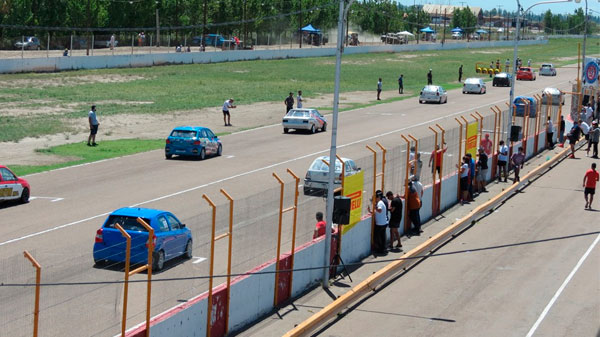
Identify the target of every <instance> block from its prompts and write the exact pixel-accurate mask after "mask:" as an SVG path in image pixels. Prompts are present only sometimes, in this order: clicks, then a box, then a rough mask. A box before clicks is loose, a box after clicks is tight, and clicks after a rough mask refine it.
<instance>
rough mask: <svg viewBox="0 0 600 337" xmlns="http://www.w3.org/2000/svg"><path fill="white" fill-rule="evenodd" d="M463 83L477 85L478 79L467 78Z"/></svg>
mask: <svg viewBox="0 0 600 337" xmlns="http://www.w3.org/2000/svg"><path fill="white" fill-rule="evenodd" d="M465 83H468V84H479V79H478V78H467V80H466V81H465Z"/></svg>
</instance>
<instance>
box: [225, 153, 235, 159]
mask: <svg viewBox="0 0 600 337" xmlns="http://www.w3.org/2000/svg"><path fill="white" fill-rule="evenodd" d="M233 157H235V156H234V155H231V154H230V155H228V156H225V158H227V159H231V158H233Z"/></svg>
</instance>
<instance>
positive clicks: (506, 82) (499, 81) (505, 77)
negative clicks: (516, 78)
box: [492, 73, 512, 87]
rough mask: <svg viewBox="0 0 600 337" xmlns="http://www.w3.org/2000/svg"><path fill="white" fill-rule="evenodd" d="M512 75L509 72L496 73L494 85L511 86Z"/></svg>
mask: <svg viewBox="0 0 600 337" xmlns="http://www.w3.org/2000/svg"><path fill="white" fill-rule="evenodd" d="M511 78H512V75H511V74H509V73H498V74H496V75H494V79H493V80H492V86H493V87H510V79H511Z"/></svg>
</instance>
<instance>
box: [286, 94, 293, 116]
mask: <svg viewBox="0 0 600 337" xmlns="http://www.w3.org/2000/svg"><path fill="white" fill-rule="evenodd" d="M283 104H285V113H286V114H287V113H288V112H290V110H292V109H293V108H294V93H293V92H290V94H289V95H288V97H287V98H286V99H285V100H284V101H283Z"/></svg>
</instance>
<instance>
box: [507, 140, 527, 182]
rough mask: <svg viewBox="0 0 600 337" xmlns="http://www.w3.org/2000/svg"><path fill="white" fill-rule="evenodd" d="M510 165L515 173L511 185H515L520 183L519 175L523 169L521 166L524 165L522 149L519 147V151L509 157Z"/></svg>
mask: <svg viewBox="0 0 600 337" xmlns="http://www.w3.org/2000/svg"><path fill="white" fill-rule="evenodd" d="M510 164H511V165H512V167H513V170H514V171H515V180H514V182H513V184H516V183H518V182H519V181H521V178H520V177H519V173H520V172H521V169H522V168H523V164H525V153H524V152H523V147H521V146H519V151H518V152H517V153H513V155H512V156H511V157H510Z"/></svg>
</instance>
